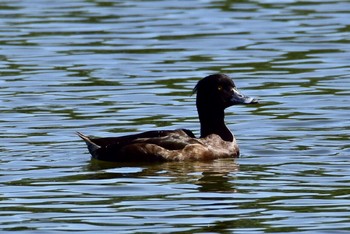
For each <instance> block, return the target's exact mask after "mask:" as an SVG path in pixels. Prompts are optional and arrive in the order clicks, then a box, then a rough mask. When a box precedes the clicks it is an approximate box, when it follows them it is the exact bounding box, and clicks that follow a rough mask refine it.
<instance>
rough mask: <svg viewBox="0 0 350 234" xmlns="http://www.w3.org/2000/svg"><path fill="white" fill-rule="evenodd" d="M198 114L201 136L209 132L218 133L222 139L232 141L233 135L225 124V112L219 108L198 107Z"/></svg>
mask: <svg viewBox="0 0 350 234" xmlns="http://www.w3.org/2000/svg"><path fill="white" fill-rule="evenodd" d="M197 109H198V116H199V121H200V124H201V137H206V136H208V135H210V134H217V135H219V136H220V137H221V138H222V139H223V140H224V141H233V135H232V133H231V131H230V130H229V129H228V128H227V126H226V124H225V112H224V110H221V109H217V110H214V109H211V108H209V110H208V109H206V108H198V107H197Z"/></svg>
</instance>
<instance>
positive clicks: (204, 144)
mask: <svg viewBox="0 0 350 234" xmlns="http://www.w3.org/2000/svg"><path fill="white" fill-rule="evenodd" d="M78 134H79V136H80V137H81V138H82V139H83V140H84V141H85V142H86V144H87V145H88V149H89V151H90V153H91V155H92V156H93V158H96V159H99V160H103V161H115V162H132V161H183V160H211V159H215V158H224V157H238V155H239V151H238V146H237V144H236V141H235V140H234V141H233V142H227V141H223V140H222V139H221V137H220V136H218V135H215V134H212V135H209V136H207V137H205V138H198V139H197V138H195V136H194V134H193V133H192V132H191V131H189V130H186V129H179V130H171V131H149V132H144V133H141V134H134V135H129V136H122V137H108V138H95V139H91V138H89V137H87V136H85V135H83V134H81V133H78Z"/></svg>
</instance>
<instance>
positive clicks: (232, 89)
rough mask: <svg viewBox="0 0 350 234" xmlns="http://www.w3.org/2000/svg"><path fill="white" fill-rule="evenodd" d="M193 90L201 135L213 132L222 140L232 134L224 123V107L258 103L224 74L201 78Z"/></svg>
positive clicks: (228, 138) (230, 137) (230, 136)
mask: <svg viewBox="0 0 350 234" xmlns="http://www.w3.org/2000/svg"><path fill="white" fill-rule="evenodd" d="M193 91H194V92H196V93H197V100H196V105H197V110H198V115H199V119H200V122H201V137H205V136H207V135H209V134H212V133H215V134H218V135H220V136H221V138H222V139H224V140H232V139H233V136H232V134H231V133H230V131H229V130H228V129H227V127H226V125H225V123H224V110H225V108H227V107H229V106H232V105H237V104H254V103H258V101H257V100H256V99H254V98H251V97H247V96H244V95H243V94H241V93H240V92H239V91H238V90H237V88H236V86H235V84H234V82H233V81H232V79H231V78H230V77H228V76H227V75H224V74H213V75H210V76H207V77H205V78H203V79H202V80H200V81H199V82H198V83H197V85H196V87H195V88H194V90H193Z"/></svg>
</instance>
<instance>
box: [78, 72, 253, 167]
mask: <svg viewBox="0 0 350 234" xmlns="http://www.w3.org/2000/svg"><path fill="white" fill-rule="evenodd" d="M194 92H196V93H197V101H196V105H197V110H198V115H199V120H200V124H201V137H200V138H196V137H195V136H194V134H193V133H192V132H191V131H190V130H187V129H178V130H162V131H148V132H144V133H140V134H134V135H128V136H121V137H106V138H89V137H87V136H85V135H83V134H82V133H79V132H78V135H79V136H80V137H81V138H82V139H83V140H84V141H85V142H86V144H87V146H88V149H89V151H90V154H91V155H92V157H93V158H95V159H99V160H103V161H115V162H128V161H182V160H211V159H216V158H227V157H238V156H239V149H238V145H237V143H236V140H235V138H234V136H233V135H232V133H231V132H230V130H229V129H228V128H227V127H226V125H225V122H224V117H225V114H224V110H225V109H226V108H227V107H229V106H232V105H236V104H251V103H257V100H255V99H253V98H250V97H246V96H244V95H242V94H240V93H239V92H238V90H237V88H236V86H235V84H234V83H233V81H232V80H231V79H230V78H229V77H228V76H226V75H224V74H214V75H210V76H207V77H205V78H203V79H202V80H200V81H199V82H198V84H197V85H196V87H195V88H194Z"/></svg>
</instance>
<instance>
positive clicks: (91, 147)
mask: <svg viewBox="0 0 350 234" xmlns="http://www.w3.org/2000/svg"><path fill="white" fill-rule="evenodd" d="M77 135H78V136H79V137H80V138H81V139H83V140H84V141H85V143H86V145H87V147H88V149H89V152H90V154H91V155H92V156H93V157H96V155H97V150H98V149H100V148H101V146H99V145H97V144H96V143H94V142H92V141H91V139H90V138H89V137H88V136H85V135H84V134H82V133H81V132H77Z"/></svg>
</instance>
